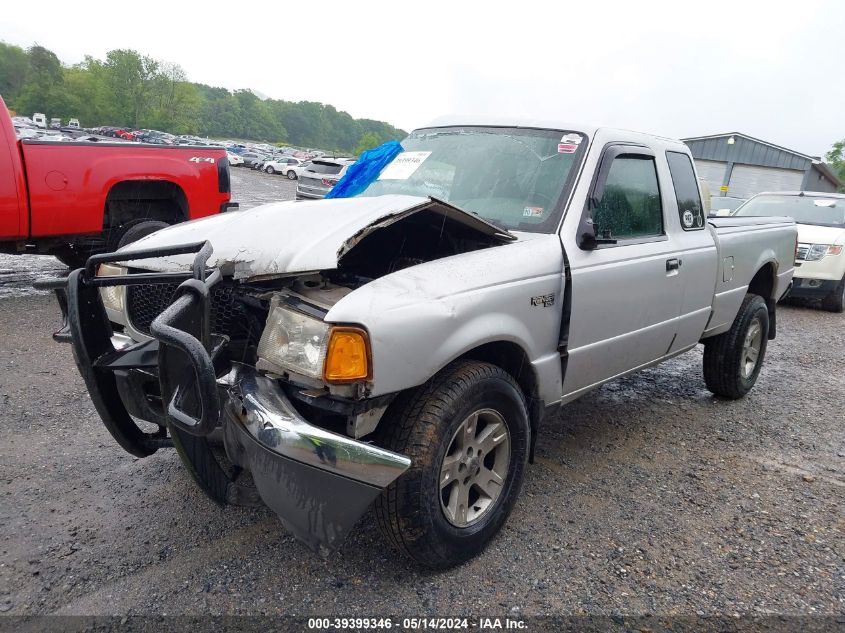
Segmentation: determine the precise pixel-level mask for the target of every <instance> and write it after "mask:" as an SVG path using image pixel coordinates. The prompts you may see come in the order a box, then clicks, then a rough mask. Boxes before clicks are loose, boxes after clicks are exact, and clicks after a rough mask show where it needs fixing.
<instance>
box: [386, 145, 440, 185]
mask: <svg viewBox="0 0 845 633" xmlns="http://www.w3.org/2000/svg"><path fill="white" fill-rule="evenodd" d="M429 156H431V152H402V153H401V154H399V155H398V156H397V157H396V158H394V159H393V161H392V162H391V163H390V164H389V165H388V166H387V167H385V168H384V169H383V170H382V171H381V175H380V176H379V177H378V179H379V180H408V178H410V177H411V175H412V174H413V173H414V172H415V171H417V169H419V168H420V165H422V164H423V163H424V162H425V159H426V158H428V157H429Z"/></svg>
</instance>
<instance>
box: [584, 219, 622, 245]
mask: <svg viewBox="0 0 845 633" xmlns="http://www.w3.org/2000/svg"><path fill="white" fill-rule="evenodd" d="M616 243H617V242H616V240H615V239H614V238H613V237H611V235H610V231H605V232H604V233H603V234H602V236H601V237H599V236H598V235H596V225H595V224H593V219H592V218H590V217H587V218H584V219H583V220H582V221H581V226H579V227H578V248H580V249H581V250H584V251H594V250H596V249H597V248H598V247H599V246H601V245H602V244H616Z"/></svg>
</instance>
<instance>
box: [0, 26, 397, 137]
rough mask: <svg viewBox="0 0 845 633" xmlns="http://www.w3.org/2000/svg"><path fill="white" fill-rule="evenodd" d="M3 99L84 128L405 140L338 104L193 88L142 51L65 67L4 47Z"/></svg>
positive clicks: (49, 57)
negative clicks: (73, 118)
mask: <svg viewBox="0 0 845 633" xmlns="http://www.w3.org/2000/svg"><path fill="white" fill-rule="evenodd" d="M0 94H2V95H3V97H4V99H5V101H6V103H7V104H8V105H9V107H10V108H12V109H15V110H17V111H19V112H20V113H21V114H27V115H31V114H32V113H33V112H44V113H45V114H46V115H47V116H48V117H61V118H62V119H64V120H67V119H68V118H71V117H76V118H78V119H80V121H81V122H82V124H83V125H86V126H96V125H127V126H132V127H136V128H137V127H150V128H157V129H162V130H167V131H169V132H173V133H176V134H188V133H190V134H197V133H199V134H204V135H207V136H212V137H218V138H219V137H224V138H225V137H233V138H241V139H250V140H261V141H268V142H271V143H278V142H280V141H285V142H287V143H290V144H293V145H298V146H300V147H313V148H320V149H323V150H333V151H339V152H343V153H347V152H352V151H355V152H359V151H363V150H364V149H367V148H368V147H374V146H376V145H379V144H380V143H383V142H384V141H386V140H388V139H400V138H402V137H404V136H405V132H403V131H402V130H398V129H396V128H395V127H393V126H391V125H389V124H387V123H384V122H382V121H373V120H370V119H355V118H353V117H352V116H350V115H349V113H347V112H343V111H340V110H338V109H337V108H335V107H334V106H332V105H329V104H324V103H318V102H314V101H300V102H298V103H294V102H291V101H283V100H280V99H260V98H259V97H258V96H256V94H255V93H254V92H252V91H251V90H236V91H234V92H232V91H230V90H227V89H226V88H217V87H213V86H206V85H203V84H196V83H191V82H190V81H188V77H187V75H186V73H185V71H184V70H183V69H182V68H181V67H180V66H178V65H176V64H170V63H167V62H163V61H160V60H156V59H153V58H151V57H148V56H145V55H142V54H141V53H139V52H138V51H134V50H128V49H118V50H113V51H109V53H108V54H107V55H106V58H105V59H104V60H98V59H95V58H93V57H90V56H86V57H85V59H84V61H83V62H82V63H80V64H76V65H73V66H63V65H62V63H61V62H60V61H59V59H58V57H56V55H55V54H54V53H53V52H51V51H49V50H48V49H46V48H44V47H43V46H32V47H31V48H29V49H28V50H26V51H25V50H23V49H22V48H20V47H17V46H12V45H9V44H5V43H2V42H0Z"/></svg>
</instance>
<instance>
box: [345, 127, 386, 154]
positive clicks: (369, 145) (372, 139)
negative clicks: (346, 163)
mask: <svg viewBox="0 0 845 633" xmlns="http://www.w3.org/2000/svg"><path fill="white" fill-rule="evenodd" d="M382 143H383V141H382V140H381V139H380V138H379V137H378V134H376V133H375V132H364V133H363V134H362V135H361V138H360V139H359V140H358V145H357V146H356V147H355V149H354V150H352V153H353V154H355V155H356V156H360V155H361V154H363V153H364V152H366V151H367V150H368V149H373V148H374V147H378V146H379V145H381V144H382Z"/></svg>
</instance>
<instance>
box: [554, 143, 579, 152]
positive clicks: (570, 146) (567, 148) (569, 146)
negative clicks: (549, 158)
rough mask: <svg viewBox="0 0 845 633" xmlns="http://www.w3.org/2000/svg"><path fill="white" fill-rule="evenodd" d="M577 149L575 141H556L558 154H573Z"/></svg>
mask: <svg viewBox="0 0 845 633" xmlns="http://www.w3.org/2000/svg"><path fill="white" fill-rule="evenodd" d="M577 150H578V145H576V144H575V143H558V144H557V153H558V154H574V153H575V152H576V151H577Z"/></svg>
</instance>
